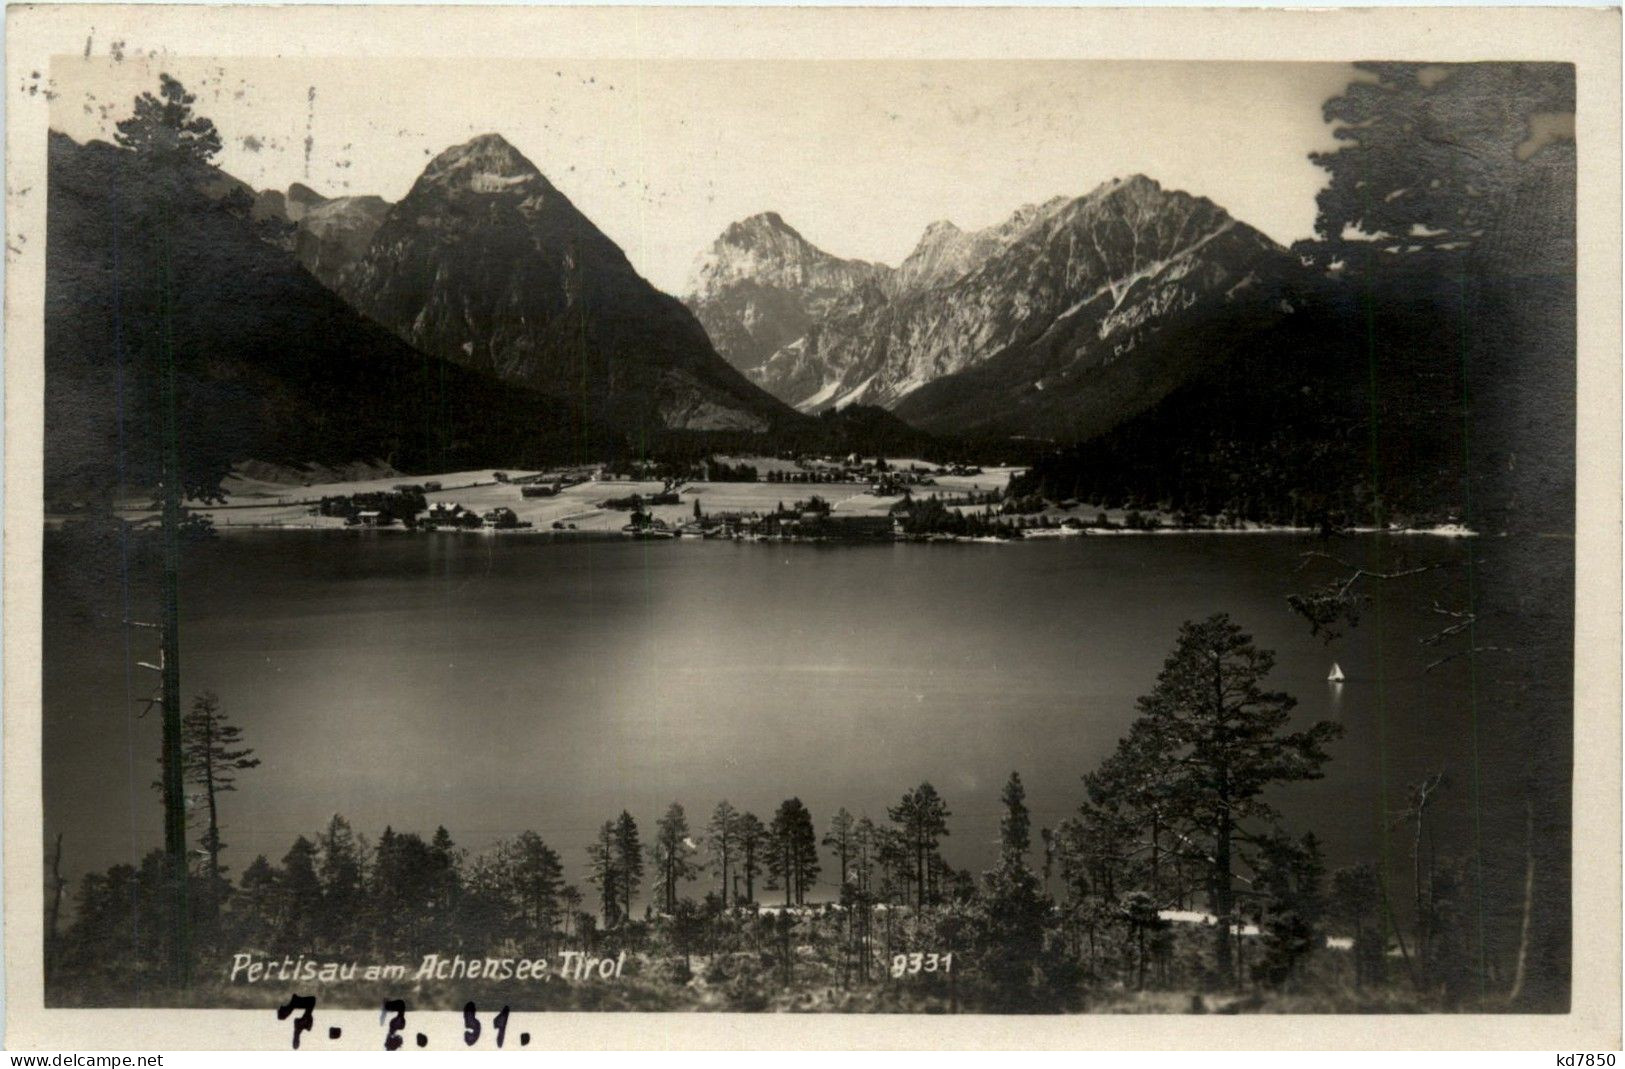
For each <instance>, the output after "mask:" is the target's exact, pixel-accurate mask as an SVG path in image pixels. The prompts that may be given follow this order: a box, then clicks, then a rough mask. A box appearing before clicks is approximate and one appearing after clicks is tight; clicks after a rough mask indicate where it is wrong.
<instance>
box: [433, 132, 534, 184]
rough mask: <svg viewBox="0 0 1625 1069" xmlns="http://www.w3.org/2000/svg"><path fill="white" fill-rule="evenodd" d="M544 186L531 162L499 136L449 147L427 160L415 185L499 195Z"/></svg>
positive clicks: (479, 138)
mask: <svg viewBox="0 0 1625 1069" xmlns="http://www.w3.org/2000/svg"><path fill="white" fill-rule="evenodd" d="M537 184H540V185H543V186H545V185H546V184H547V179H546V178H544V177H543V176H542V172H541V171H540V170H538V169H537V167H536V165H535V164H534V163H531V162H530V160H528V159H526V158H525V156H524V154H523V153H521V152H520V151H519V150H518V149H516V148H514V147H513V146H512V145H511V144H509V143H508V140H507V138H505V137H503V136H502V135H501V134H481V135H480V136H479V137H476V138H474V139H473V140H471V141H465V142H463V143H462V144H461V145H453V146H452V147H451V148H448V149H446V150H445V151H444V152H442V153H441V154H440V155H438V156H436V157H435V158H434V159H432V160H430V161H429V165H428V166H427V167H425V168H424V169H423V175H422V176H421V177H420V178H419V179H418V185H419V186H424V185H428V186H432V187H441V188H456V189H466V190H471V191H472V192H475V193H501V192H504V191H506V190H509V189H513V188H516V187H528V186H532V185H537Z"/></svg>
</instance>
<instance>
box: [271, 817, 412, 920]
mask: <svg viewBox="0 0 1625 1069" xmlns="http://www.w3.org/2000/svg"><path fill="white" fill-rule="evenodd" d="M386 831H387V829H386ZM277 884H278V886H277V898H278V899H279V902H278V910H277V913H278V915H279V918H280V921H279V924H278V932H277V935H278V936H279V938H280V939H281V941H282V943H283V945H284V946H290V947H291V946H299V945H301V944H304V943H306V942H307V941H309V940H310V939H311V938H312V937H313V935H314V934H315V932H314V929H315V927H316V925H315V920H316V918H317V917H319V916H321V910H322V906H323V902H322V882H321V879H320V877H318V876H317V875H316V844H314V843H312V842H311V841H310V840H309V839H307V838H305V837H304V836H303V835H301V836H299V837H298V838H297V839H295V840H294V841H293V846H291V847H289V849H288V852H287V854H286V855H285V856H284V857H283V858H282V872H281V878H280V879H279V880H278V881H277Z"/></svg>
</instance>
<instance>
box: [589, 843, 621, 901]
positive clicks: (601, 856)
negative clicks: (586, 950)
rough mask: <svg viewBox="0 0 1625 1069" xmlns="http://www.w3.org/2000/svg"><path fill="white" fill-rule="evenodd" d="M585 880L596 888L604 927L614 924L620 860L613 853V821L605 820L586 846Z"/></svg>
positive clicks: (618, 889) (618, 892) (619, 892)
mask: <svg viewBox="0 0 1625 1069" xmlns="http://www.w3.org/2000/svg"><path fill="white" fill-rule="evenodd" d="M587 863H588V869H587V872H588V875H587V882H588V883H590V884H592V885H593V886H594V887H596V888H598V906H599V909H600V910H601V911H602V912H603V915H604V927H605V928H609V927H611V926H613V925H614V924H615V921H616V919H617V916H618V914H619V912H620V903H621V891H620V862H619V860H618V858H617V857H616V853H615V822H614V821H611V820H606V821H604V823H603V826H602V827H600V828H599V829H598V838H597V840H596V841H594V842H593V844H592V845H591V846H589V847H587Z"/></svg>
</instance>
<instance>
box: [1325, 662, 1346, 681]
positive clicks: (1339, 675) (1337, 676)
mask: <svg viewBox="0 0 1625 1069" xmlns="http://www.w3.org/2000/svg"><path fill="white" fill-rule="evenodd" d="M1326 682H1328V683H1341V682H1343V669H1341V668H1339V667H1338V666H1337V662H1336V661H1333V662H1332V671H1331V674H1330V675H1328V676H1327V677H1326Z"/></svg>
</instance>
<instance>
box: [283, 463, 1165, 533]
mask: <svg viewBox="0 0 1625 1069" xmlns="http://www.w3.org/2000/svg"><path fill="white" fill-rule="evenodd" d="M1019 474H1020V469H1013V468H995V469H986V470H985V469H983V468H981V467H976V466H973V465H964V464H949V465H927V464H922V463H920V462H917V461H907V460H898V461H893V460H888V459H886V458H884V457H875V458H862V457H859V456H857V455H855V454H853V455H848V456H846V457H844V458H833V457H828V456H802V457H797V458H794V459H793V460H788V461H786V460H780V459H777V458H756V457H751V458H744V459H741V460H730V458H725V457H707V458H705V459H703V460H700V461H698V462H696V463H694V464H691V465H683V466H677V465H673V464H671V463H665V462H655V461H648V460H644V461H631V462H627V463H624V464H621V465H618V466H615V467H611V466H608V465H603V466H598V467H588V468H572V469H567V470H560V471H547V472H535V473H528V474H524V473H508V472H502V471H496V472H491V473H489V476H488V480H480V479H476V480H475V481H473V482H470V483H467V484H465V485H460V486H450V487H448V486H447V485H446V480H445V479H441V480H433V481H425V482H421V483H416V482H399V483H395V484H393V485H391V486H389V487H387V488H379V489H362V490H357V491H354V492H350V493H342V494H329V495H324V496H323V497H321V499H320V500H319V501H317V502H316V503H315V504H314V505H313V506H311V507H309V508H308V509H307V512H306V515H307V516H309V517H317V518H322V519H325V520H327V521H329V522H331V521H334V520H337V521H341V522H342V524H343V525H344V526H346V527H359V528H400V529H406V530H419V531H483V532H524V531H533V532H536V531H539V532H553V533H568V532H579V531H599V532H612V531H617V530H618V531H619V532H620V533H621V534H622V535H625V536H628V537H632V538H638V539H650V540H659V539H678V538H705V539H733V540H742V541H764V540H766V541H886V540H915V541H929V540H954V541H957V540H965V539H976V540H995V541H1006V540H1014V539H1019V538H1023V537H1026V536H1028V535H1039V534H1050V535H1060V534H1081V533H1084V532H1085V531H1086V530H1090V529H1096V530H1122V529H1125V528H1126V529H1131V530H1133V529H1154V528H1156V527H1157V526H1160V523H1161V521H1160V520H1159V519H1157V518H1156V517H1155V516H1154V515H1153V516H1151V517H1145V516H1142V515H1141V514H1139V513H1131V514H1129V515H1127V516H1124V517H1122V518H1120V519H1119V520H1116V521H1114V520H1113V519H1111V518H1110V517H1109V516H1108V515H1107V514H1106V513H1104V512H1102V513H1099V514H1097V515H1096V516H1094V517H1092V518H1089V519H1085V518H1083V517H1082V516H1079V515H1074V514H1070V513H1072V512H1075V511H1076V510H1077V509H1078V508H1079V507H1080V506H1079V503H1078V502H1075V501H1068V502H1061V503H1050V502H1042V501H1018V500H1015V499H1013V498H1011V497H1010V496H1009V495H1008V486H1009V482H1010V479H1011V478H1012V477H1013V476H1015V475H1019ZM789 487H794V488H796V495H795V496H793V497H792V496H791V494H789V493H786V492H785V489H784V488H789ZM812 487H816V488H818V489H816V490H813V491H812V492H810V493H808V492H806V491H805V490H804V489H803V488H812ZM459 491H460V492H461V498H460V499H454V498H453V494H454V492H459ZM494 495H495V496H494ZM476 499H477V500H476ZM570 501H574V502H575V503H576V504H577V505H578V506H581V507H579V508H577V509H574V510H572V509H568V508H565V509H562V510H561V509H560V508H557V507H555V508H547V507H546V506H549V505H555V506H557V505H563V504H564V503H566V502H570ZM538 506H541V507H540V508H539V507H538ZM606 514H607V515H609V516H619V522H605V516H606ZM549 516H552V517H553V518H551V519H549V518H548V517H549Z"/></svg>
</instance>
